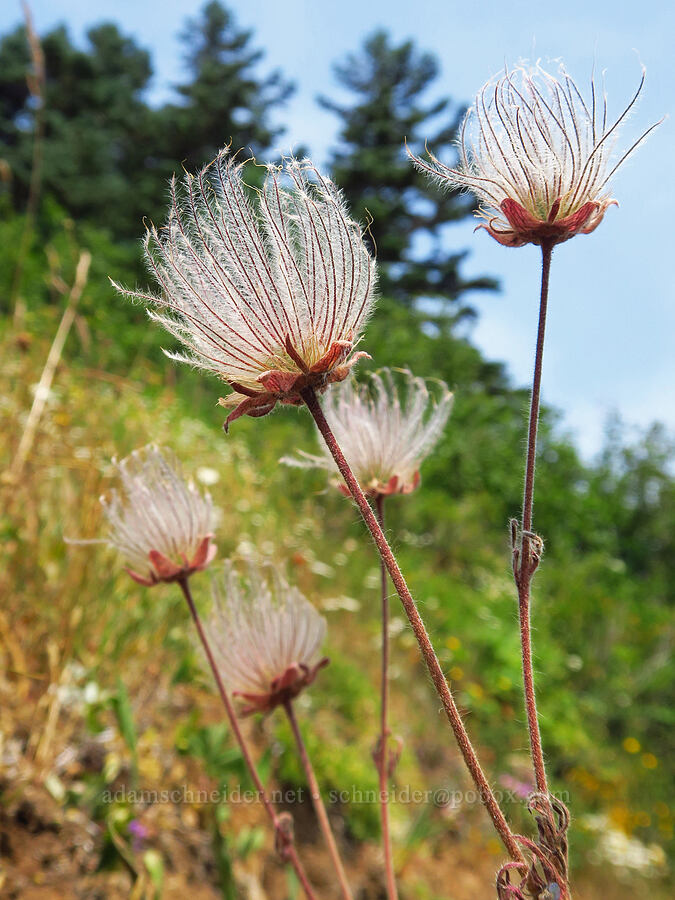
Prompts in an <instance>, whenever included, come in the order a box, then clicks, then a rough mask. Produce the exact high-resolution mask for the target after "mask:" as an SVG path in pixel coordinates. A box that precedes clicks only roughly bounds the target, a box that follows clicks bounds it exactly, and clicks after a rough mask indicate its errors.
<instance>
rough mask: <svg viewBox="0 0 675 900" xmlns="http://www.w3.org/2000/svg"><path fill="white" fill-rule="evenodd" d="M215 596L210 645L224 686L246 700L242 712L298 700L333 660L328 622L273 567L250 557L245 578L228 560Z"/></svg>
mask: <svg viewBox="0 0 675 900" xmlns="http://www.w3.org/2000/svg"><path fill="white" fill-rule="evenodd" d="M213 599H214V610H213V613H212V615H211V617H210V619H209V621H208V623H207V626H206V630H207V633H208V636H209V643H210V644H211V647H212V648H213V652H214V656H215V659H216V665H217V667H218V671H219V673H220V676H221V678H222V680H223V683H224V684H225V687H226V688H227V690H228V691H230V692H231V693H232V695H233V696H235V697H239V698H241V699H242V700H244V701H246V706H245V707H244V708H243V709H242V713H241V714H242V715H250V714H251V713H255V712H269V711H270V710H272V709H274V708H275V707H276V706H278V705H279V704H280V703H284V702H286V701H288V700H291V699H293V698H294V697H296V696H297V695H298V694H299V693H300V691H301V690H302V689H303V688H305V687H307V685H309V684H311V683H312V682H313V681H314V679H315V678H316V675H317V673H318V671H319V670H320V669H322V668H323V667H324V666H325V665H327V664H328V660H327V659H326V658H325V657H324V658H319V651H320V649H321V644H322V643H323V640H324V637H325V633H326V620H325V619H324V618H323V616H321V615H320V614H319V613H318V612H317V611H316V609H315V608H314V607H313V606H312V604H311V603H310V602H309V601H308V600H306V599H305V597H304V596H303V595H302V594H301V593H300V591H299V590H298V589H297V588H295V587H291V586H290V585H289V584H288V583H287V581H286V580H285V578H284V577H283V575H282V574H281V573H280V572H279V571H278V570H277V569H276V568H275V567H273V566H272V565H267V566H265V567H264V568H263V567H262V566H260V565H259V564H257V563H255V562H253V561H251V562H249V565H248V572H247V577H246V578H242V577H241V576H240V574H239V573H238V571H237V570H236V568H235V566H234V565H233V563H232V562H231V561H228V562H227V563H226V564H225V572H224V576H223V579H222V581H221V582H218V581H215V580H214V586H213Z"/></svg>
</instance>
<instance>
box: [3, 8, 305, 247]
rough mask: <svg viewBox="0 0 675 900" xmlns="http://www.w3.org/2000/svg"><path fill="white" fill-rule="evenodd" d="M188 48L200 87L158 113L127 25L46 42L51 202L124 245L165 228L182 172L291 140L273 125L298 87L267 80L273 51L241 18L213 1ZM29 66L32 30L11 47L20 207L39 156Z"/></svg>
mask: <svg viewBox="0 0 675 900" xmlns="http://www.w3.org/2000/svg"><path fill="white" fill-rule="evenodd" d="M183 41H184V45H185V54H186V61H187V64H188V71H189V76H190V80H189V81H187V82H186V83H184V84H182V85H180V86H178V87H177V91H178V94H179V96H180V102H179V103H169V104H166V105H164V106H163V107H161V108H159V109H155V108H152V107H151V106H149V105H148V103H147V99H146V93H147V88H148V84H149V81H150V78H151V75H152V67H151V64H150V57H149V54H148V53H147V51H145V50H143V49H142V48H140V47H139V46H138V45H137V44H136V43H135V42H134V40H133V39H132V38H129V37H126V36H125V35H124V34H122V33H121V32H120V30H119V29H118V27H117V26H116V25H114V24H104V25H99V26H97V27H95V28H92V29H90V30H89V31H88V32H87V44H86V46H85V47H84V49H80V48H78V47H76V46H75V45H74V44H73V43H72V41H71V39H70V36H69V34H68V32H67V30H66V29H65V27H59V28H56V29H55V30H54V31H51V32H50V33H49V34H47V35H45V36H44V37H43V38H42V46H43V49H44V55H45V68H46V87H45V96H44V111H43V115H44V129H45V138H44V146H43V159H44V168H43V177H42V186H43V193H44V195H45V196H48V197H53V198H55V199H56V201H57V202H58V203H59V205H60V206H61V207H62V208H63V209H65V210H66V211H67V213H68V214H69V215H71V216H73V218H75V219H76V220H77V221H81V220H87V221H89V222H92V223H95V224H96V225H98V226H100V227H101V228H104V229H106V230H107V231H109V232H111V233H112V234H113V235H114V236H115V238H116V239H122V240H132V241H135V240H136V239H137V238H138V236H139V235H140V234H141V232H142V231H143V220H144V218H149V219H153V220H155V221H157V222H161V221H163V219H164V215H165V206H166V193H167V182H168V180H169V178H170V177H171V176H172V174H173V173H174V172H180V170H181V165H182V164H185V165H187V166H190V167H192V168H195V167H196V168H198V167H200V166H202V165H204V164H205V163H207V162H209V161H210V160H211V159H212V158H213V157H214V156H215V154H216V153H217V151H218V149H220V148H221V147H222V146H223V145H224V144H226V143H228V142H229V141H232V144H233V147H234V148H235V149H238V148H239V147H245V148H251V149H252V150H253V151H254V152H257V153H259V152H261V151H263V150H265V149H268V148H269V146H270V145H271V144H272V143H273V142H274V140H275V138H276V137H277V136H278V134H279V133H280V129H275V128H273V127H272V126H271V125H270V124H269V116H270V113H271V111H272V109H273V108H277V107H278V106H279V104H282V103H283V102H284V101H285V100H286V99H287V97H288V96H289V95H290V93H291V90H292V88H291V86H290V84H289V83H288V82H286V81H284V79H282V77H281V76H280V75H279V73H277V72H275V73H272V74H271V75H268V76H264V77H259V76H258V74H257V68H258V63H259V62H260V60H261V58H262V55H263V54H262V52H261V51H259V50H255V49H252V48H251V46H250V42H251V33H250V32H248V31H242V30H240V29H239V28H238V27H237V25H236V23H235V21H234V18H233V16H232V14H231V13H230V12H229V11H227V10H226V9H224V8H223V7H222V6H221V5H220V4H219V3H217V2H212V3H209V4H208V5H207V6H205V7H204V9H203V10H202V13H201V16H200V17H199V18H198V19H197V20H195V21H193V22H191V23H190V24H189V25H188V27H187V29H186V31H185V33H184V35H183ZM29 69H30V56H29V51H28V44H27V40H26V30H25V28H18V29H17V30H16V31H14V32H13V33H12V34H10V35H7V36H6V37H5V38H3V39H2V41H1V42H0V140H2V144H3V147H2V151H1V157H2V158H3V159H4V160H5V162H6V163H7V165H8V166H9V171H10V173H11V176H10V177H11V193H12V196H13V200H14V203H15V206H16V208H18V209H21V208H23V206H24V204H25V201H26V197H27V194H28V185H29V182H30V173H31V164H32V153H33V132H34V121H35V101H34V100H33V98H32V97H31V96H30V93H29V90H28V86H27V82H26V75H27V73H28V71H29Z"/></svg>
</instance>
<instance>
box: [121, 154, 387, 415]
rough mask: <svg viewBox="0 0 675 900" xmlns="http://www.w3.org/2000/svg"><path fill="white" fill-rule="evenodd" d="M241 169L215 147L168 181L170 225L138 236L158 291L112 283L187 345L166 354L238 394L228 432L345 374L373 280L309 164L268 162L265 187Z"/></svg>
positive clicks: (323, 181) (330, 194)
mask: <svg viewBox="0 0 675 900" xmlns="http://www.w3.org/2000/svg"><path fill="white" fill-rule="evenodd" d="M243 166H244V163H235V160H234V158H233V157H230V156H229V155H228V153H227V151H222V152H221V153H220V154H219V156H218V157H217V158H216V159H215V160H214V161H213V163H211V164H210V165H209V166H207V167H206V168H205V169H203V170H202V171H201V172H200V173H199V174H198V175H196V176H194V175H190V174H186V175H185V178H184V179H183V182H182V190H181V187H180V186H179V185H178V184H177V183H176V181H175V179H174V181H173V182H172V185H171V208H170V211H169V218H168V221H167V224H166V227H165V228H164V229H163V230H162V231H157V229H156V228H154V227H152V228H151V229H150V230H149V231H148V233H147V235H146V239H145V251H146V260H147V262H148V265H149V267H150V269H151V270H152V272H153V274H154V276H155V278H156V280H157V282H158V283H159V285H160V288H161V293H160V294H149V293H144V292H139V291H128V290H124V289H123V288H120V287H119V286H118V285H115V287H117V289H118V290H120V291H121V292H122V293H123V294H126V295H127V296H130V297H133V298H136V299H139V300H142V301H144V302H145V303H147V304H148V306H149V315H150V317H151V318H152V319H154V320H155V321H157V322H159V323H160V324H161V325H163V326H164V327H165V328H166V329H167V331H169V332H170V333H171V334H173V335H174V336H175V337H177V338H178V339H179V340H180V341H181V342H182V343H183V344H184V346H185V347H186V352H185V353H183V354H173V353H170V354H168V355H169V356H171V357H172V358H173V359H177V360H180V361H183V362H188V363H191V364H192V365H195V366H197V367H199V368H202V369H205V370H207V371H209V372H212V373H214V374H216V375H218V376H219V377H220V378H222V379H223V380H224V381H225V382H227V383H228V384H229V385H230V386H231V387H232V388H233V389H234V392H233V393H232V394H230V395H229V396H228V397H227V398H225V400H224V401H221V402H222V403H223V404H224V405H227V406H233V407H235V409H234V411H233V412H232V413H231V414H230V415H229V417H228V420H227V423H226V425H227V424H229V422H231V421H233V420H234V419H235V418H238V417H239V416H240V415H251V416H261V415H265V414H266V413H268V412H270V411H271V410H272V409H273V408H274V406H275V404H276V403H277V402H282V403H291V404H300V403H301V402H302V400H301V398H300V395H299V392H300V391H301V390H302V389H303V388H304V387H307V386H312V387H314V388H316V389H317V390H323V389H325V387H326V385H327V384H328V383H330V382H332V381H340V380H342V379H344V378H345V377H346V376H347V374H348V372H349V368H350V366H351V365H352V364H353V363H354V362H356V360H357V358H358V356H359V354H354V355H353V356H352V357H351V359H349V357H350V354H351V352H352V349H353V348H354V346H355V344H356V343H357V342H358V340H359V338H360V336H361V332H362V330H363V327H364V325H365V322H366V319H367V318H368V315H369V313H370V311H371V307H372V305H373V301H374V288H375V279H376V273H375V263H374V261H373V260H372V259H371V258H370V256H369V254H368V250H367V248H366V245H365V243H364V241H363V237H362V232H361V228H360V227H359V225H357V223H356V222H354V221H353V220H352V219H351V218H350V217H349V213H348V211H347V208H346V206H345V203H344V200H343V198H342V195H341V193H340V191H339V190H338V189H337V187H336V186H335V185H334V184H333V183H332V182H331V181H330V180H328V179H327V178H326V177H324V176H323V175H321V174H320V173H319V172H318V171H317V170H316V169H315V168H314V166H313V165H312V163H311V162H310V161H309V160H302V161H300V160H296V159H293V158H286V159H284V161H283V164H282V165H281V166H279V167H275V166H271V165H270V166H268V167H267V176H266V178H265V181H264V184H263V187H262V189H253V188H252V187H250V186H248V185H247V184H246V183H245V182H244V180H243V177H242V172H243ZM252 194H254V195H255V199H254V200H253V199H252ZM362 355H363V354H362Z"/></svg>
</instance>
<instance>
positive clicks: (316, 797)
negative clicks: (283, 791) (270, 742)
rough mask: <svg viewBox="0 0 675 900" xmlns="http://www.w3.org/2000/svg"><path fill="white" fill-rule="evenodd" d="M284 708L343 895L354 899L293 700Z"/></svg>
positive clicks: (347, 898)
mask: <svg viewBox="0 0 675 900" xmlns="http://www.w3.org/2000/svg"><path fill="white" fill-rule="evenodd" d="M284 709H285V710H286V715H287V716H288V721H289V722H290V725H291V731H292V732H293V737H294V738H295V743H296V746H297V748H298V755H299V756H300V761H301V763H302V768H303V769H304V771H305V777H306V778H307V784H308V785H309V792H310V794H311V795H312V803H313V804H314V811H315V812H316V817H317V819H318V820H319V827H320V828H321V832H322V834H323V837H324V840H325V841H326V845H327V846H328V852H329V853H330V858H331V860H332V862H333V867H334V868H335V873H336V875H337V877H338V881H339V882H340V890H341V891H342V896H343V897H344V900H352V892H351V890H350V888H349V883H348V881H347V876H346V874H345V870H344V866H343V865H342V860H341V859H340V853H339V851H338V848H337V844H336V843H335V836H334V834H333V829H332V828H331V827H330V822H329V820H328V813H327V812H326V807H325V806H324V802H323V799H322V797H321V791H320V790H319V782H318V781H317V780H316V775H315V774H314V768H313V767H312V763H311V760H310V758H309V754H308V753H307V747H306V746H305V742H304V740H303V737H302V733H301V732H300V726H299V725H298V720H297V717H296V715H295V710H294V709H293V702H292V701H291V700H287V701H286V702H285V703H284Z"/></svg>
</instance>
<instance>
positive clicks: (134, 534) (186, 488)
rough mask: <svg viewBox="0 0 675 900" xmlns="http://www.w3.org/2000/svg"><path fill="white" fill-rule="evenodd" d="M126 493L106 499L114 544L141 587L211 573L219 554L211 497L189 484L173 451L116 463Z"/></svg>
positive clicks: (146, 451) (153, 450) (145, 451)
mask: <svg viewBox="0 0 675 900" xmlns="http://www.w3.org/2000/svg"><path fill="white" fill-rule="evenodd" d="M115 465H116V468H117V472H118V474H119V477H120V480H121V483H122V484H121V489H120V490H114V491H112V493H111V494H110V497H107V498H106V497H102V498H101V503H102V504H103V511H104V513H105V516H106V518H107V520H108V524H109V526H110V533H109V536H108V543H109V544H110V545H111V546H113V547H115V548H116V549H117V550H118V551H119V552H120V554H121V555H122V557H123V558H124V560H125V561H126V563H127V567H126V571H127V572H128V573H129V575H131V577H132V578H133V579H134V580H135V581H137V582H139V584H143V585H146V586H148V587H151V586H152V585H154V584H157V583H158V582H160V581H177V580H178V579H180V578H185V577H187V576H188V575H191V574H192V573H193V572H197V571H200V570H202V569H205V568H206V567H207V566H208V565H209V563H210V562H211V561H212V560H213V557H214V556H215V553H216V548H215V545H214V544H213V543H212V542H211V539H212V537H213V534H212V529H213V525H214V519H215V514H214V509H213V504H212V502H211V497H210V496H209V495H208V494H200V493H199V491H198V490H197V489H196V488H195V486H194V485H193V484H192V483H191V482H186V481H185V479H184V478H183V475H182V473H181V469H180V464H179V463H178V461H177V460H176V458H175V457H174V456H173V454H172V453H171V452H170V451H168V450H160V449H159V448H158V447H155V446H154V445H150V446H148V447H143V448H142V449H140V450H134V452H133V453H132V454H131V455H130V456H127V457H126V459H123V460H121V462H118V463H115Z"/></svg>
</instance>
